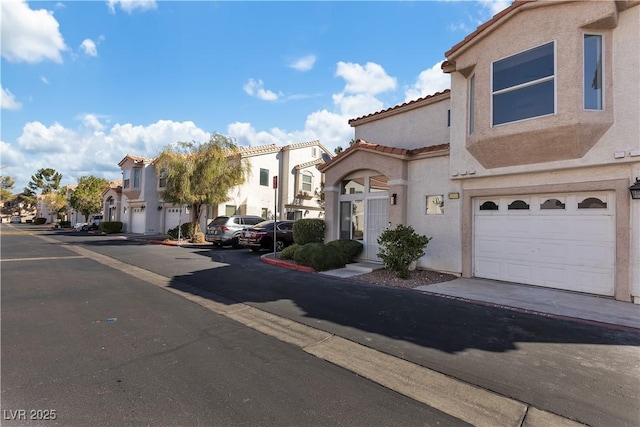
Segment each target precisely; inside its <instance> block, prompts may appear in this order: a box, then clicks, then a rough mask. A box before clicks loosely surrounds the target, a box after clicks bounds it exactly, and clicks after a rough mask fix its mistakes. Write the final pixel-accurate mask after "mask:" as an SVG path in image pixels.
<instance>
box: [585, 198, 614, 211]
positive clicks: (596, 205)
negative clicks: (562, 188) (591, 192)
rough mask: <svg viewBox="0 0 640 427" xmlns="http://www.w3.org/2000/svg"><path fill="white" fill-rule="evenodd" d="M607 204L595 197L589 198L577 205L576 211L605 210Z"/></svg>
mask: <svg viewBox="0 0 640 427" xmlns="http://www.w3.org/2000/svg"><path fill="white" fill-rule="evenodd" d="M606 208H607V203H606V202H603V201H602V200H600V199H598V198H596V197H589V198H586V199H584V200H583V201H582V202H580V203H578V209H606Z"/></svg>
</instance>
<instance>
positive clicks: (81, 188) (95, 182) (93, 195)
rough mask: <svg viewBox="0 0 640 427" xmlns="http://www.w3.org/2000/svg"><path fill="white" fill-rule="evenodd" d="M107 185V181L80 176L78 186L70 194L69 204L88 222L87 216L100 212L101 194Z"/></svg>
mask: <svg viewBox="0 0 640 427" xmlns="http://www.w3.org/2000/svg"><path fill="white" fill-rule="evenodd" d="M108 185H109V181H107V180H106V179H104V178H98V177H95V176H81V177H80V178H78V186H77V187H76V189H75V190H74V191H73V193H71V197H70V198H69V204H70V205H71V207H72V208H73V209H75V210H77V211H78V212H80V213H82V214H83V215H84V218H85V221H88V220H89V215H91V214H92V213H97V212H101V211H102V192H103V191H104V189H105V188H106V187H107V186H108Z"/></svg>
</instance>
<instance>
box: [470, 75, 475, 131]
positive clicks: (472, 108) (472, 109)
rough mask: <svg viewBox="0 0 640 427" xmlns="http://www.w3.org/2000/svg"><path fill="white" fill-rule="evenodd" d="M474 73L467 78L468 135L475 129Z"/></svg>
mask: <svg viewBox="0 0 640 427" xmlns="http://www.w3.org/2000/svg"><path fill="white" fill-rule="evenodd" d="M475 102H476V75H475V74H474V75H472V76H471V78H470V79H469V135H471V134H472V133H473V132H474V131H475V130H476V119H475V115H476V110H475V105H474V104H475Z"/></svg>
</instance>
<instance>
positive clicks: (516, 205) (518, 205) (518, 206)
mask: <svg viewBox="0 0 640 427" xmlns="http://www.w3.org/2000/svg"><path fill="white" fill-rule="evenodd" d="M507 209H508V210H510V211H518V210H523V211H528V210H529V204H528V203H527V202H525V201H524V200H515V201H513V202H512V203H511V204H510V205H509V206H507Z"/></svg>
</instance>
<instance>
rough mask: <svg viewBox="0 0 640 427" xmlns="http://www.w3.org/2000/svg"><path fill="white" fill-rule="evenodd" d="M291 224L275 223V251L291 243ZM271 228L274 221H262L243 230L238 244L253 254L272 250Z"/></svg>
mask: <svg viewBox="0 0 640 427" xmlns="http://www.w3.org/2000/svg"><path fill="white" fill-rule="evenodd" d="M293 223H294V221H277V222H276V224H277V225H276V251H278V252H279V251H281V250H282V249H284V248H285V247H287V246H289V245H290V244H292V243H293ZM273 226H274V221H263V222H261V223H259V224H256V225H254V226H253V227H251V228H245V229H244V230H243V232H242V235H241V236H240V238H239V239H238V243H239V244H240V246H242V247H245V248H251V250H252V251H254V252H257V251H259V250H260V249H271V250H273Z"/></svg>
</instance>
